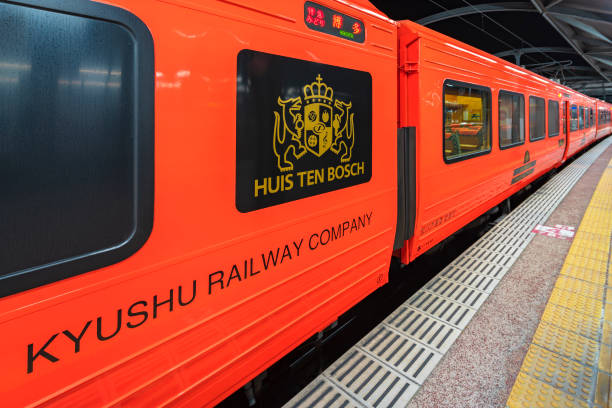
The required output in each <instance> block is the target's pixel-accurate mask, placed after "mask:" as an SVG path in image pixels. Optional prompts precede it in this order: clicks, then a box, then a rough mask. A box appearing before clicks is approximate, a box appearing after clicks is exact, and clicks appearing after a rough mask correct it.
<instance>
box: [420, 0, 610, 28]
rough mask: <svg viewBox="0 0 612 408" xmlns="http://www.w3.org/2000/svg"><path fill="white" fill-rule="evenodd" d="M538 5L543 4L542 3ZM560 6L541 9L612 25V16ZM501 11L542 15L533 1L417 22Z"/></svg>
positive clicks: (449, 13) (474, 8)
mask: <svg viewBox="0 0 612 408" xmlns="http://www.w3.org/2000/svg"><path fill="white" fill-rule="evenodd" d="M538 3H539V4H541V2H538ZM558 4H559V2H552V3H551V4H549V5H548V6H543V5H541V8H542V10H544V11H546V12H547V13H550V14H553V15H555V16H566V17H575V18H580V19H581V20H589V21H596V22H600V23H608V24H612V15H606V14H600V13H593V12H591V11H587V10H582V9H579V8H574V7H563V6H559V5H558ZM534 6H535V8H534ZM501 11H514V12H527V13H541V11H540V9H539V8H538V7H537V6H536V5H535V4H534V3H533V1H531V2H526V1H511V2H500V3H484V4H474V5H471V6H465V7H458V8H456V9H451V10H445V11H441V12H439V13H435V14H432V15H430V16H427V17H423V18H421V19H420V20H417V21H416V22H417V23H418V24H421V25H428V24H433V23H437V22H439V21H444V20H448V19H450V18H456V17H462V16H469V15H471V14H480V13H495V12H501Z"/></svg>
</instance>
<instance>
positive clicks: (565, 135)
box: [559, 101, 570, 161]
mask: <svg viewBox="0 0 612 408" xmlns="http://www.w3.org/2000/svg"><path fill="white" fill-rule="evenodd" d="M569 115H570V110H569V101H563V113H562V115H561V118H562V121H561V124H562V126H561V127H562V131H561V132H562V133H561V138H560V139H559V143H561V142H563V144H564V146H565V149H564V151H563V160H562V161H565V160H566V159H567V150H568V146H569V124H570V117H569Z"/></svg>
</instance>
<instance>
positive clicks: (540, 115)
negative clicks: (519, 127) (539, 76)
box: [529, 96, 546, 140]
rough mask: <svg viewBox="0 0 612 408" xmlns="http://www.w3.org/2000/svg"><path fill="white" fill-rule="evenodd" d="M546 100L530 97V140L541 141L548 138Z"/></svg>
mask: <svg viewBox="0 0 612 408" xmlns="http://www.w3.org/2000/svg"><path fill="white" fill-rule="evenodd" d="M544 105H545V104H544V99H543V98H538V97H537V96H530V97H529V140H539V139H543V138H544V136H546V124H545V123H544V121H545V115H546V113H545V112H544Z"/></svg>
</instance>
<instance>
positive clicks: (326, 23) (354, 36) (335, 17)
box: [304, 1, 365, 43]
mask: <svg viewBox="0 0 612 408" xmlns="http://www.w3.org/2000/svg"><path fill="white" fill-rule="evenodd" d="M304 21H305V22H306V25H307V26H308V28H310V29H313V30H317V31H321V32H323V33H326V34H331V35H335V36H336V37H342V38H345V39H347V40H351V41H355V42H359V43H362V42H364V41H365V27H364V26H363V22H362V21H361V20H357V19H356V18H353V17H350V16H347V15H346V14H343V13H339V12H337V11H336V10H332V9H330V8H328V7H325V6H321V5H319V4H316V3H313V2H311V1H307V2H306V3H304Z"/></svg>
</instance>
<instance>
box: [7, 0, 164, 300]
mask: <svg viewBox="0 0 612 408" xmlns="http://www.w3.org/2000/svg"><path fill="white" fill-rule="evenodd" d="M9 4H11V5H14V6H19V7H25V8H30V9H37V10H42V11H46V12H50V13H61V14H67V15H73V16H77V17H80V18H87V19H94V20H101V21H105V22H109V23H112V24H116V25H118V26H120V27H122V28H123V29H126V30H127V31H129V32H130V34H131V35H132V37H133V38H134V51H133V52H134V53H135V55H136V57H135V59H134V68H133V69H134V83H133V84H132V87H133V89H134V91H133V92H134V95H135V101H136V102H135V105H134V115H135V116H136V118H135V119H134V126H133V132H132V133H131V134H130V137H133V138H134V139H135V141H134V143H135V147H134V151H133V152H134V158H135V163H136V165H135V168H134V183H135V185H134V194H135V209H134V211H135V214H134V224H135V225H134V230H133V233H132V234H131V235H130V237H129V238H128V239H126V240H125V241H123V242H122V244H120V245H117V246H114V247H109V248H100V249H98V250H94V251H91V252H87V253H84V254H80V255H76V256H71V257H68V258H60V259H58V260H54V261H51V262H49V263H45V264H42V265H36V266H33V267H29V268H26V269H22V270H18V271H14V272H11V273H9V274H6V275H4V276H0V298H2V297H4V296H8V295H12V294H15V293H20V292H23V291H26V290H29V289H33V288H36V287H39V286H42V285H46V284H49V283H54V282H58V281H62V280H64V279H66V278H69V277H73V276H76V275H80V274H83V273H87V272H90V271H93V270H96V269H100V268H104V267H106V266H110V265H114V264H116V263H118V262H121V261H122V260H124V259H126V258H128V257H130V256H131V255H133V254H134V253H136V252H137V251H139V250H140V249H141V248H142V247H143V245H144V244H145V243H146V242H147V240H148V239H149V236H150V234H151V231H152V229H153V210H154V182H155V180H154V178H155V167H154V148H155V105H154V104H155V102H154V97H155V65H154V64H155V59H154V46H153V37H152V35H151V32H150V31H149V29H148V28H147V26H146V25H145V24H144V22H143V21H142V20H141V19H140V18H138V17H137V16H136V15H134V14H132V13H131V12H129V11H128V10H126V9H123V8H120V7H116V6H111V5H107V4H103V3H97V2H83V1H80V0H15V1H11V2H10V3H9Z"/></svg>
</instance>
